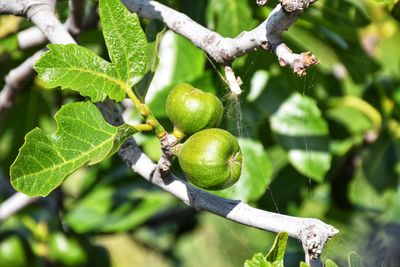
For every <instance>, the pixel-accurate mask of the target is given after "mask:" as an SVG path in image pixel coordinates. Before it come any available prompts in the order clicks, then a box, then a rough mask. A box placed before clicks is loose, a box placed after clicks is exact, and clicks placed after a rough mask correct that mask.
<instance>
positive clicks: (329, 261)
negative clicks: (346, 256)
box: [325, 259, 338, 267]
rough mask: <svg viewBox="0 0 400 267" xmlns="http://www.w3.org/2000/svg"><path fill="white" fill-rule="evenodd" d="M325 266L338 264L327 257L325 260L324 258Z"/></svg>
mask: <svg viewBox="0 0 400 267" xmlns="http://www.w3.org/2000/svg"><path fill="white" fill-rule="evenodd" d="M325 266H326V267H338V265H337V264H336V263H335V262H334V261H332V260H330V259H327V260H326V262H325Z"/></svg>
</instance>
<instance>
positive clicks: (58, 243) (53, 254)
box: [49, 233, 87, 266]
mask: <svg viewBox="0 0 400 267" xmlns="http://www.w3.org/2000/svg"><path fill="white" fill-rule="evenodd" d="M49 253H50V258H51V259H52V260H53V261H56V262H59V263H62V264H63V265H65V266H83V265H85V264H86V262H87V255H86V252H85V251H84V250H83V248H82V247H81V245H80V244H79V243H78V241H77V240H75V239H72V238H67V237H66V236H65V235H64V234H62V233H54V234H53V235H52V236H51V238H50V244H49Z"/></svg>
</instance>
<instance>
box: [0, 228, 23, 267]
mask: <svg viewBox="0 0 400 267" xmlns="http://www.w3.org/2000/svg"><path fill="white" fill-rule="evenodd" d="M25 266H28V260H27V255H26V251H25V247H24V244H23V242H22V240H21V239H20V238H19V237H18V236H17V235H11V236H8V237H6V238H4V239H2V240H1V241H0V267H25Z"/></svg>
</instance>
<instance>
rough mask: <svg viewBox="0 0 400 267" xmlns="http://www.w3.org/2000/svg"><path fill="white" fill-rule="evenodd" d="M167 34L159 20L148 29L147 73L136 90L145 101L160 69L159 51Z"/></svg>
mask: <svg viewBox="0 0 400 267" xmlns="http://www.w3.org/2000/svg"><path fill="white" fill-rule="evenodd" d="M164 32H165V27H164V24H162V23H161V22H160V21H158V20H152V21H150V23H149V24H148V25H147V27H146V36H147V40H148V42H149V56H148V59H147V65H146V71H145V74H144V76H143V79H141V80H140V82H139V83H138V84H136V85H135V87H134V90H135V94H136V96H138V97H139V98H140V99H142V100H143V101H144V99H145V97H146V94H147V90H148V89H149V87H150V84H151V81H152V80H153V77H154V74H155V72H156V69H157V67H158V63H159V57H158V49H159V46H160V40H161V37H162V35H163V34H164Z"/></svg>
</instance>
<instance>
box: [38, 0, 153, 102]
mask: <svg viewBox="0 0 400 267" xmlns="http://www.w3.org/2000/svg"><path fill="white" fill-rule="evenodd" d="M99 6H100V7H99V8H100V18H101V21H102V25H103V35H104V38H105V41H106V45H107V48H108V52H109V55H110V59H111V61H112V63H110V62H107V61H105V60H104V59H102V58H100V57H99V56H98V55H96V54H95V53H93V52H92V51H90V50H89V49H86V48H84V47H81V46H78V45H75V44H68V45H54V44H53V45H49V51H47V52H46V53H44V54H43V56H42V57H41V58H40V59H39V60H38V61H37V63H36V64H35V70H36V71H37V72H38V74H39V77H40V78H41V79H42V80H43V81H45V83H46V85H47V86H48V87H57V86H61V88H63V89H64V88H70V89H72V90H75V91H77V92H79V93H80V94H81V95H83V96H88V97H90V98H91V100H92V101H94V102H97V101H102V100H104V99H105V98H106V97H107V96H108V97H109V98H111V99H114V100H116V101H122V100H123V99H124V98H125V95H126V93H127V91H129V90H131V87H132V86H133V85H135V84H136V83H138V82H139V81H140V80H141V79H142V77H143V76H144V74H145V72H146V66H147V61H148V59H147V58H148V54H149V45H148V43H147V39H146V36H145V34H144V33H143V30H142V28H141V26H140V23H139V19H138V17H137V15H136V14H132V13H130V12H129V11H128V10H127V9H126V8H125V6H124V5H123V4H122V3H121V1H119V0H102V1H100V3H99Z"/></svg>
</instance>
